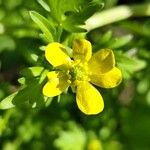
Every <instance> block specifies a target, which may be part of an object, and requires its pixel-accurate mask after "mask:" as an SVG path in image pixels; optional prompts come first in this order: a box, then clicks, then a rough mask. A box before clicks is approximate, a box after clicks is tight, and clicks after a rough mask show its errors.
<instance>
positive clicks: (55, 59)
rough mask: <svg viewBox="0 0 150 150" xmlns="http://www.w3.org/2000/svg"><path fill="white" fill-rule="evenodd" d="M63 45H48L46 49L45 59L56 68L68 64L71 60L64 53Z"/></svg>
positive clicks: (54, 43) (55, 43)
mask: <svg viewBox="0 0 150 150" xmlns="http://www.w3.org/2000/svg"><path fill="white" fill-rule="evenodd" d="M63 49H64V48H63V45H62V44H60V43H57V42H53V43H50V44H48V46H47V47H46V49H45V57H46V59H47V60H48V62H49V63H50V64H52V65H53V66H54V67H57V66H60V65H64V64H68V63H69V62H70V61H71V59H70V57H69V56H68V55H66V54H65V52H63Z"/></svg>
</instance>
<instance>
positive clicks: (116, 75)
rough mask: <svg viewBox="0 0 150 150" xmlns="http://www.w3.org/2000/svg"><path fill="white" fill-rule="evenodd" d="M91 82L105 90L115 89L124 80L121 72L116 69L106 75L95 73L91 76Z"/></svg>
mask: <svg viewBox="0 0 150 150" xmlns="http://www.w3.org/2000/svg"><path fill="white" fill-rule="evenodd" d="M90 79H91V82H92V83H93V84H95V85H97V86H100V87H103V88H113V87H115V86H117V85H118V84H119V83H120V82H121V80H122V73H121V71H120V70H119V69H118V68H116V67H114V68H113V69H112V70H111V71H109V72H107V73H104V74H96V73H93V74H91V75H90Z"/></svg>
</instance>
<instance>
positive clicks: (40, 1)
mask: <svg viewBox="0 0 150 150" xmlns="http://www.w3.org/2000/svg"><path fill="white" fill-rule="evenodd" d="M37 1H38V3H39V4H40V5H41V6H42V7H43V8H44V9H45V10H46V11H48V12H50V7H49V6H48V4H47V3H46V2H44V1H43V0H37Z"/></svg>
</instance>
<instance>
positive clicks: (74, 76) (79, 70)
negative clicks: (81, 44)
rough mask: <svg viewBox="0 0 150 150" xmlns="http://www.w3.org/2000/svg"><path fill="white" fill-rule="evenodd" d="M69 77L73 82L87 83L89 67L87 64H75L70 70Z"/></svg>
mask: <svg viewBox="0 0 150 150" xmlns="http://www.w3.org/2000/svg"><path fill="white" fill-rule="evenodd" d="M69 75H70V77H71V81H75V80H79V81H85V80H88V67H87V64H85V63H84V64H83V63H80V62H76V61H75V62H73V64H72V66H71V68H70V70H69Z"/></svg>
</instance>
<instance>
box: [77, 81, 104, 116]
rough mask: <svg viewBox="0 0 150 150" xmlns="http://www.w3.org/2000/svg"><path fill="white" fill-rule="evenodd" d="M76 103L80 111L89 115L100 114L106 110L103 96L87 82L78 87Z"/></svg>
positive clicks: (82, 82)
mask: <svg viewBox="0 0 150 150" xmlns="http://www.w3.org/2000/svg"><path fill="white" fill-rule="evenodd" d="M76 101H77V105H78V107H79V109H80V110H81V111H82V112H83V113H85V114H87V115H92V114H98V113H99V112H101V111H102V110H103V108H104V102H103V98H102V96H101V94H100V93H99V92H98V90H97V89H96V88H94V87H93V86H92V85H91V84H90V83H88V82H86V81H81V82H80V83H79V84H78V85H77V95H76Z"/></svg>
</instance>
